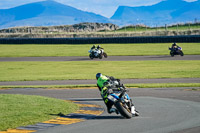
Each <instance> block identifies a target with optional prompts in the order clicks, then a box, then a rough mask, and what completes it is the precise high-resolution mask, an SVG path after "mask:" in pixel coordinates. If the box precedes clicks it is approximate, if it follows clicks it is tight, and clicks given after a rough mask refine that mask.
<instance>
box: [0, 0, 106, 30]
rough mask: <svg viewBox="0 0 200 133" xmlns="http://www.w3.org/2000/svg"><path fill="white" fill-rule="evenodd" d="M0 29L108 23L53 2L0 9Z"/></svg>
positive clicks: (100, 17)
mask: <svg viewBox="0 0 200 133" xmlns="http://www.w3.org/2000/svg"><path fill="white" fill-rule="evenodd" d="M0 18H1V19H0V28H1V29H2V28H8V27H15V26H52V25H69V24H76V23H81V22H100V23H101V22H104V23H107V22H109V20H108V18H105V17H103V16H101V15H98V14H94V13H90V12H85V11H81V10H78V9H76V8H73V7H71V6H67V5H63V4H60V3H58V2H55V1H49V0H47V1H42V2H35V3H30V4H26V5H22V6H18V7H15V8H10V9H0Z"/></svg>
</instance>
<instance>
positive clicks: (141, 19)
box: [111, 0, 200, 26]
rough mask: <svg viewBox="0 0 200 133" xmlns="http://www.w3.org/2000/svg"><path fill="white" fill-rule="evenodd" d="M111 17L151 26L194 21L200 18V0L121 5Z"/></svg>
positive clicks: (172, 0)
mask: <svg viewBox="0 0 200 133" xmlns="http://www.w3.org/2000/svg"><path fill="white" fill-rule="evenodd" d="M111 19H112V20H115V21H116V22H118V24H119V23H121V24H124V23H126V24H136V23H140V24H145V25H149V26H151V25H154V26H155V25H165V24H172V23H184V22H194V20H195V19H200V0H198V1H195V2H186V1H183V0H165V1H161V2H160V3H157V4H155V5H152V6H140V7H128V6H119V8H118V9H117V10H116V12H115V14H114V15H113V16H112V17H111Z"/></svg>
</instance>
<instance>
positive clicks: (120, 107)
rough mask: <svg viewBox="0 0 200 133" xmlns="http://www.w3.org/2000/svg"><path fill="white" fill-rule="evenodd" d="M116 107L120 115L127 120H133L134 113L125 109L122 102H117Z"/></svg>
mask: <svg viewBox="0 0 200 133" xmlns="http://www.w3.org/2000/svg"><path fill="white" fill-rule="evenodd" d="M115 107H116V108H117V110H118V111H119V113H120V114H121V115H122V116H123V117H125V118H127V119H130V118H132V113H131V110H129V109H128V108H125V107H124V105H123V104H122V103H121V102H119V101H118V102H116V103H115Z"/></svg>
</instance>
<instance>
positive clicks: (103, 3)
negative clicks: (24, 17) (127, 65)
mask: <svg viewBox="0 0 200 133" xmlns="http://www.w3.org/2000/svg"><path fill="white" fill-rule="evenodd" d="M38 1H45V0H0V9H8V8H12V7H15V6H19V5H22V4H27V3H32V2H38ZM54 1H57V2H59V3H62V4H65V5H69V6H72V7H75V8H77V9H80V10H83V11H88V12H93V13H96V14H100V15H102V16H105V17H108V18H110V17H111V16H112V15H113V14H114V12H115V11H116V9H117V8H118V6H145V5H153V4H156V3H158V2H160V1H163V0H54ZM185 1H189V2H191V1H196V0H185Z"/></svg>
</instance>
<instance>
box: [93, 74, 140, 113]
mask: <svg viewBox="0 0 200 133" xmlns="http://www.w3.org/2000/svg"><path fill="white" fill-rule="evenodd" d="M96 79H97V87H98V88H99V91H100V92H101V97H102V98H103V100H104V103H105V104H106V107H107V112H108V113H113V112H115V113H116V114H119V112H118V110H117V109H116V108H112V106H113V105H114V103H113V102H111V101H109V100H108V96H109V95H110V94H111V93H113V88H119V87H120V86H121V87H124V86H123V84H120V80H119V79H115V78H114V77H112V76H111V77H109V76H106V75H103V74H101V73H97V74H96ZM131 106H132V107H131V108H132V114H133V115H135V116H138V115H139V113H138V111H136V110H135V107H134V105H133V103H132V101H131Z"/></svg>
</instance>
